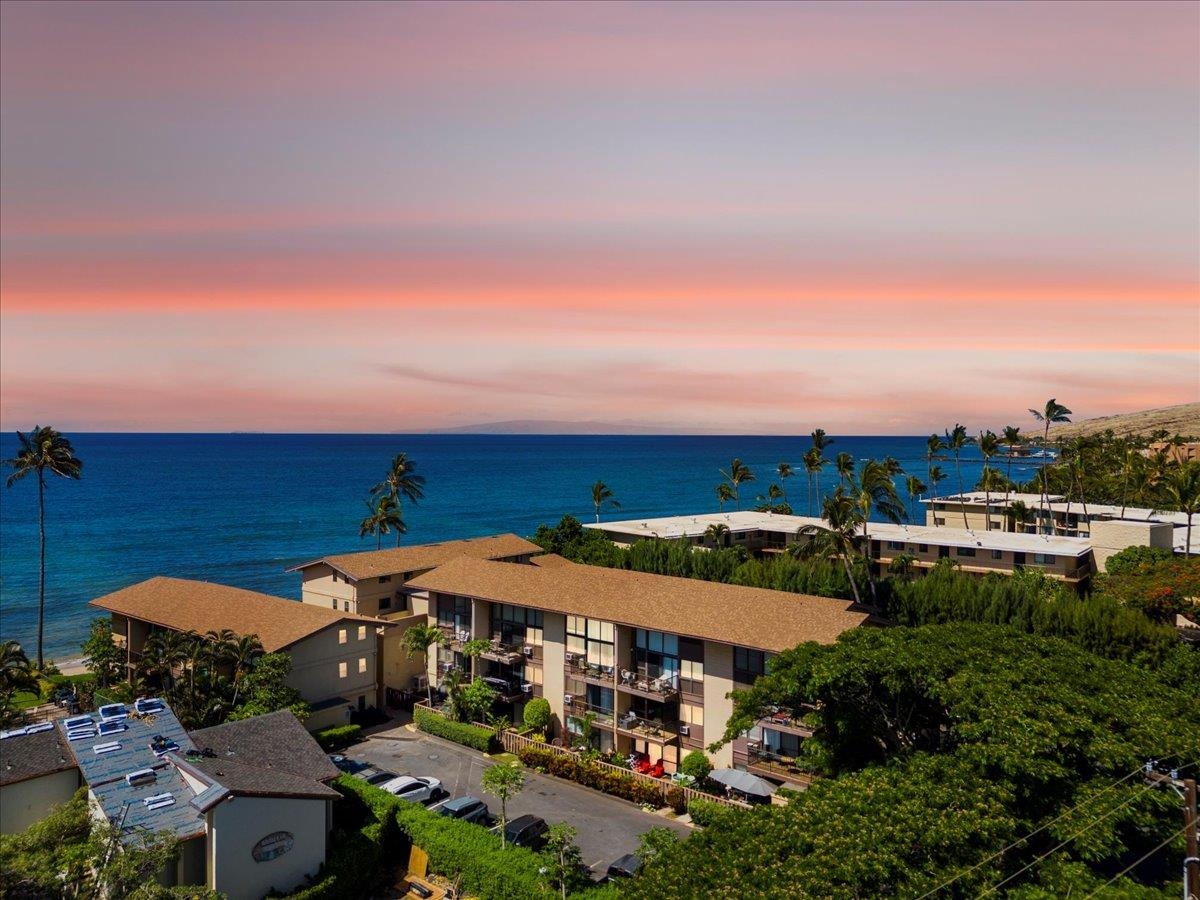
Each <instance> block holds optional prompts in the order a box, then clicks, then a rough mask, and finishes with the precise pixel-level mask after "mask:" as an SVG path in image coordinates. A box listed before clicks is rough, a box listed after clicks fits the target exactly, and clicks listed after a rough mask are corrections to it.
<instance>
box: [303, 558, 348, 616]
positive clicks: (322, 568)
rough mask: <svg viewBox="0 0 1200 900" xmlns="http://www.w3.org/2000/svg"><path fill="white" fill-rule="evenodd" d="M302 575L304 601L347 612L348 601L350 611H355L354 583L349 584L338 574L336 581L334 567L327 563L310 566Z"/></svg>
mask: <svg viewBox="0 0 1200 900" xmlns="http://www.w3.org/2000/svg"><path fill="white" fill-rule="evenodd" d="M300 577H301V580H302V583H301V587H300V599H301V601H303V602H304V603H311V604H313V605H314V606H323V607H324V608H325V609H337V610H341V611H343V612H346V611H347V610H346V609H345V603H347V602H348V603H350V609H349V612H354V611H355V609H354V606H355V601H356V595H355V589H354V585H351V584H347V583H346V580H345V579H344V578H343V577H342V576H341V575H338V577H337V579H338V580H337V581H334V580H333V577H334V572H333V569H331V568H330V567H329V566H327V565H325V563H318V564H317V565H315V566H310V567H309V568H307V569H305V570H304V571H303V572H301V573H300ZM334 601H336V602H334Z"/></svg>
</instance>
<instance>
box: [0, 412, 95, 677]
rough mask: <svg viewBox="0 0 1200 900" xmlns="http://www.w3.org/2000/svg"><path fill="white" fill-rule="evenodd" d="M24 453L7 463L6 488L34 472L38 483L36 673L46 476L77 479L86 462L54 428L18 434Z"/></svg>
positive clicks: (42, 613)
mask: <svg viewBox="0 0 1200 900" xmlns="http://www.w3.org/2000/svg"><path fill="white" fill-rule="evenodd" d="M17 438H18V439H19V440H20V441H21V449H20V450H18V451H17V455H16V456H15V457H13V458H12V459H7V460H5V461H4V464H5V465H6V466H11V467H12V468H13V470H14V471H13V473H12V474H11V475H9V476H8V481H7V485H8V487H12V486H13V485H14V484H16V483H17V482H18V481H20V480H21V479H22V478H24V477H25V476H26V475H28V474H30V473H31V472H36V473H37V479H38V541H39V544H38V547H39V551H38V630H37V670H38V671H39V672H40V671H42V669H43V668H45V663H46V661H45V658H44V657H43V656H42V642H43V640H42V639H43V635H44V633H45V629H46V473H47V472H49V473H50V474H51V475H57V476H59V477H60V478H75V479H78V478H79V477H80V474H81V472H82V470H83V460H81V459H79V458H78V457H77V456H76V455H75V448H74V447H72V446H71V442H70V441H69V440H68V439H67V438H65V437H63V435H61V434H59V433H58V432H57V431H55V430H54V429H53V428H50V427H49V426H47V427H44V428H43V427H42V426H41V425H35V426H34V429H33V431H31V432H29V434H23V433H22V432H20V431H18V432H17Z"/></svg>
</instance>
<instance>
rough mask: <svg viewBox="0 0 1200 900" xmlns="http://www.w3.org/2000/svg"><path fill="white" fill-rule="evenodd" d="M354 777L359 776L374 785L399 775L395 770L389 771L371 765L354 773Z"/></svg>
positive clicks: (392, 779) (391, 779)
mask: <svg viewBox="0 0 1200 900" xmlns="http://www.w3.org/2000/svg"><path fill="white" fill-rule="evenodd" d="M354 777H355V778H361V779H362V780H363V781H365V782H366V783H367V784H373V785H375V786H376V787H378V786H379V785H381V784H383V783H384V782H387V781H394V780H395V779H397V778H399V777H400V776H399V775H397V774H396V773H395V772H389V771H387V770H386V769H376V768H374V767H372V766H367V767H366V768H365V769H363V770H362V771H361V772H355V773H354Z"/></svg>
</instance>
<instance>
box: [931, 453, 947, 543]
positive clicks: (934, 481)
mask: <svg viewBox="0 0 1200 900" xmlns="http://www.w3.org/2000/svg"><path fill="white" fill-rule="evenodd" d="M949 477H950V476H949V475H947V474H946V473H945V472H943V471H942V467H941V466H930V467H929V496H930V497H936V496H937V492H938V485H939V484H941V483H942V482H943V481H945V480H946V479H947V478H949ZM933 527H934V528H937V527H938V516H937V510H936V509H935V510H934V512H933Z"/></svg>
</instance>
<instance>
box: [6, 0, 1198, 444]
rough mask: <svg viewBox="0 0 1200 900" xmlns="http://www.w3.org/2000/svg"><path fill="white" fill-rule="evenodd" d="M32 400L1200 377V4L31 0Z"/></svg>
mask: <svg viewBox="0 0 1200 900" xmlns="http://www.w3.org/2000/svg"><path fill="white" fill-rule="evenodd" d="M0 16H2V21H0V26H2V27H0V291H2V293H0V425H2V426H3V428H5V429H13V428H22V429H28V428H31V427H33V425H35V424H53V425H54V426H55V427H58V428H60V429H63V430H71V431H126V430H128V431H228V430H261V431H364V432H383V431H406V430H422V429H428V428H437V427H444V426H458V425H464V424H469V423H478V422H489V421H495V420H503V419H554V420H598V421H603V422H610V423H627V424H632V425H642V426H652V427H656V428H661V429H662V430H672V429H693V430H704V431H714V432H742V433H797V432H807V431H809V430H811V429H812V428H814V427H817V426H820V427H823V428H825V429H826V430H827V431H829V432H831V433H860V434H917V433H927V432H929V431H931V430H940V429H941V428H942V427H943V426H945V425H946V424H948V423H953V422H955V421H962V422H964V423H965V424H967V425H968V426H969V427H971V428H973V429H974V428H979V427H992V428H997V429H998V428H999V427H1000V426H1002V425H1005V424H1008V423H1017V424H1022V425H1028V424H1030V422H1031V420H1030V419H1029V416H1028V413H1026V412H1025V410H1026V407H1029V406H1041V405H1042V404H1043V403H1044V402H1045V400H1046V399H1047V398H1049V397H1056V398H1057V399H1058V400H1059V401H1060V402H1062V403H1065V404H1066V405H1068V406H1070V407H1071V408H1072V409H1074V411H1075V413H1076V416H1077V417H1083V416H1089V415H1104V414H1109V413H1116V412H1125V411H1132V410H1136V409H1143V408H1147V407H1152V406H1166V405H1170V404H1174V403H1183V402H1188V401H1193V400H1197V399H1200V211H1198V203H1200V201H1198V197H1200V174H1198V173H1200V112H1198V110H1200V89H1198V75H1197V73H1198V71H1200V43H1198V42H1200V6H1198V5H1197V4H1195V3H1192V2H1181V3H1165V4H1156V3H1146V2H1138V3H1130V4H1127V5H1125V4H1120V3H1095V4H1089V3H1064V4H1054V3H1011V4H1008V3H988V4H975V5H970V4H965V3H963V4H953V5H952V4H919V3H912V4H906V3H884V4H863V5H857V4H847V3H836V4H820V3H806V4H802V5H794V6H788V5H784V4H779V3H767V4H762V5H755V4H748V3H741V4H736V5H734V4H728V5H726V4H698V5H688V4H685V3H667V4H653V3H651V4H640V3H639V4H623V3H602V4H595V5H590V4H565V3H563V4H544V5H522V4H515V5H509V4H497V5H486V4H464V3H446V4H429V5H425V4H403V5H402V4H371V5H361V6H356V5H353V4H336V5H333V4H330V5H323V4H314V3H308V4H297V5H285V4H264V5H255V4H233V3H214V4H205V3H161V4H149V5H126V4H105V3H90V4H84V3H60V4H33V3H16V2H12V3H5V4H4V5H3V10H2V13H0Z"/></svg>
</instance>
